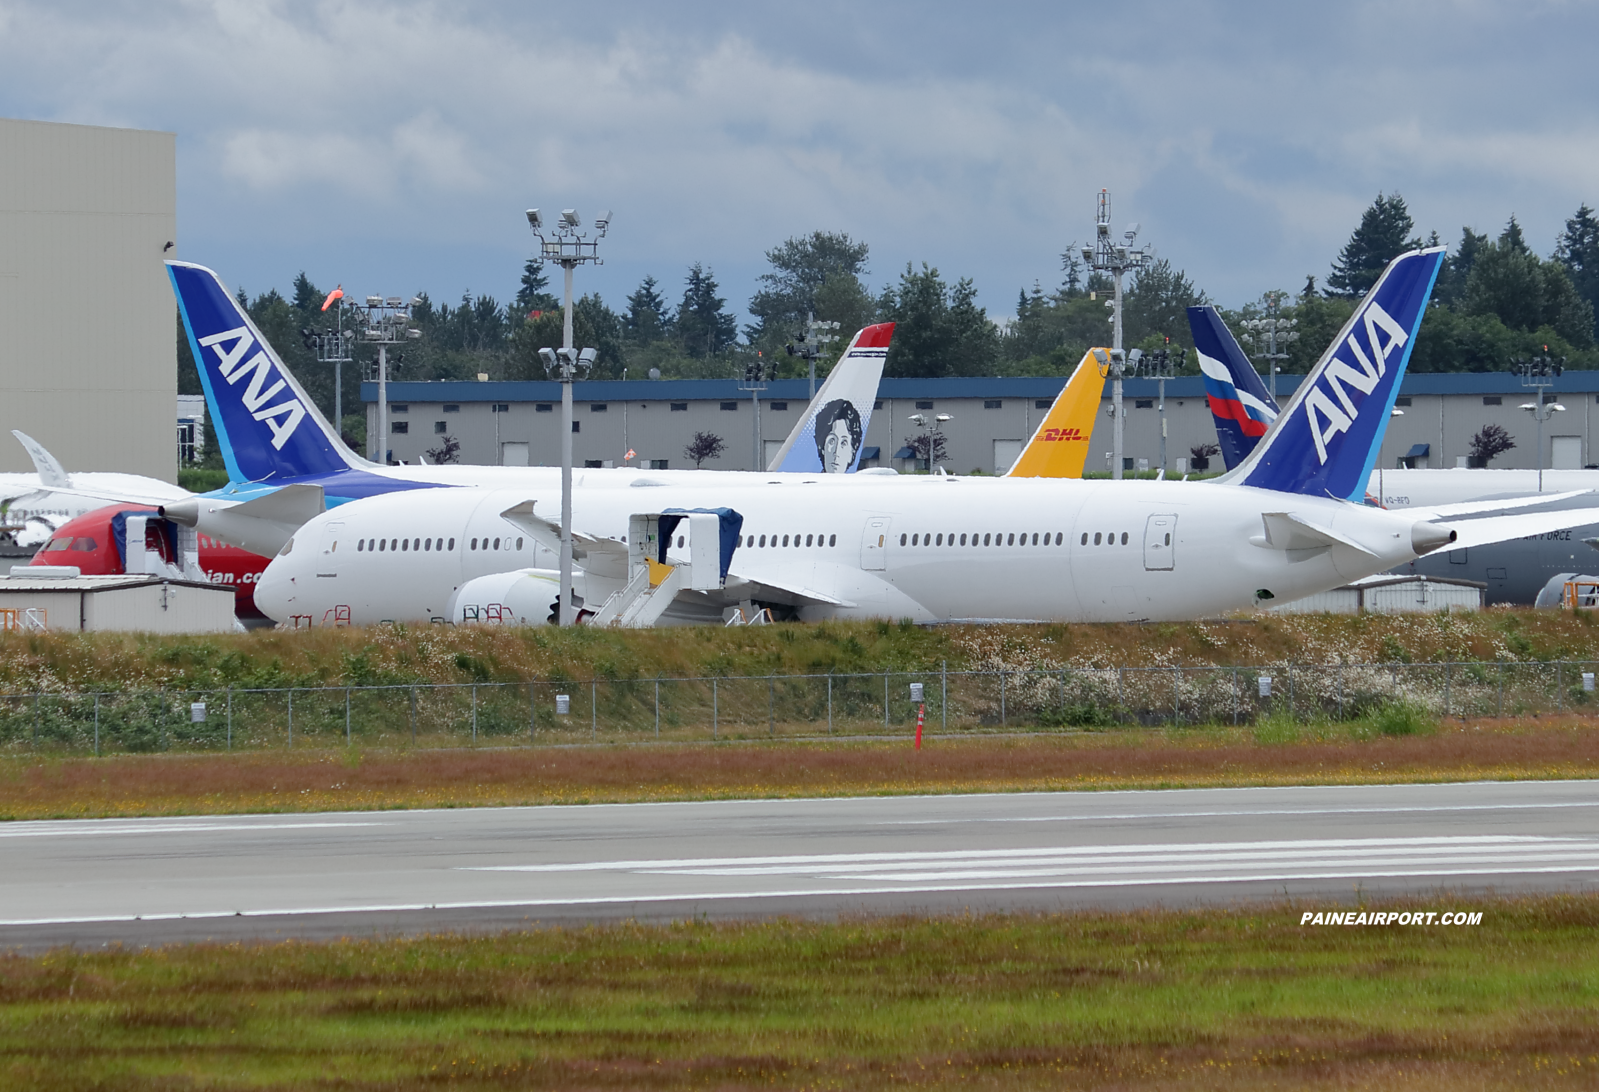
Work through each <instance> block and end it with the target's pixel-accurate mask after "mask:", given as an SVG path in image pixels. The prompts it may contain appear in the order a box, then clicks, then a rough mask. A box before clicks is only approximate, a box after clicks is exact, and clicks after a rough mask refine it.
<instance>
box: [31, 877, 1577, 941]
mask: <svg viewBox="0 0 1599 1092" xmlns="http://www.w3.org/2000/svg"><path fill="white" fill-rule="evenodd" d="M1593 871H1596V869H1595V867H1594V866H1592V865H1583V866H1580V867H1579V866H1572V867H1560V868H1460V869H1428V870H1426V871H1419V872H1412V871H1405V872H1326V873H1315V872H1308V873H1298V872H1279V873H1273V874H1270V875H1238V876H1167V877H1160V876H1151V877H1143V878H1136V879H1124V880H1082V881H1076V880H1072V881H1058V882H1055V883H1014V884H940V885H929V886H925V887H898V886H895V887H839V888H801V889H796V890H791V891H695V892H679V893H676V894H665V895H614V896H604V897H598V898H593V897H590V898H584V897H577V898H566V899H494V900H485V901H477V902H440V903H392V904H383V905H376V906H305V907H285V908H278V909H264V910H205V911H199V912H196V913H162V914H124V915H117V916H106V917H74V918H17V919H13V920H9V921H7V920H0V927H5V926H26V925H87V924H96V923H109V922H129V921H188V920H195V921H204V920H210V919H215V918H235V917H239V918H260V917H276V916H283V917H291V916H299V915H305V914H378V913H401V912H405V911H412V910H495V909H516V908H520V907H528V908H537V907H540V906H625V905H627V904H629V903H655V902H714V901H718V900H727V899H775V898H807V897H815V896H823V897H837V896H844V895H916V894H923V895H934V894H959V893H962V892H968V891H970V892H985V891H1026V890H1056V889H1061V890H1066V889H1074V888H1088V887H1151V886H1155V885H1158V884H1202V883H1285V882H1290V881H1293V880H1329V879H1335V880H1336V879H1352V880H1358V879H1368V880H1371V879H1390V878H1393V879H1411V878H1416V877H1427V878H1440V877H1449V876H1516V875H1535V876H1543V875H1558V874H1564V873H1573V872H1593Z"/></svg>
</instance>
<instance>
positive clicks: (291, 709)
mask: <svg viewBox="0 0 1599 1092" xmlns="http://www.w3.org/2000/svg"><path fill="white" fill-rule="evenodd" d="M289 746H290V747H293V746H294V687H292V686H291V687H289Z"/></svg>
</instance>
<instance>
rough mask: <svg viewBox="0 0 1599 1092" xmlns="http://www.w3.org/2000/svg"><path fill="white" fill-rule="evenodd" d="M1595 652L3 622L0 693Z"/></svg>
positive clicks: (1494, 635) (1518, 634)
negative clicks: (67, 627)
mask: <svg viewBox="0 0 1599 1092" xmlns="http://www.w3.org/2000/svg"><path fill="white" fill-rule="evenodd" d="M1596 657H1599V626H1596V625H1595V618H1594V616H1593V614H1592V613H1591V612H1575V613H1573V612H1569V611H1559V612H1556V611H1512V610H1502V609H1495V610H1489V611H1484V612H1481V613H1468V614H1439V615H1407V616H1392V617H1383V616H1376V615H1366V616H1356V617H1345V616H1333V615H1320V616H1299V617H1278V616H1272V615H1258V616H1253V617H1250V618H1244V619H1237V620H1231V621H1206V622H1191V623H1161V624H1153V625H1134V624H1128V625H1037V626H939V627H919V626H913V625H910V624H908V623H887V622H824V623H819V624H814V625H803V624H793V625H778V626H770V627H755V628H750V629H733V630H727V629H720V628H715V627H694V628H688V629H667V630H650V631H643V632H634V631H615V630H590V629H582V628H579V629H571V630H557V629H553V628H538V629H527V630H502V629H487V628H467V627H459V628H457V627H447V626H403V625H392V626H375V627H371V628H365V629H315V630H309V631H299V632H293V631H273V630H267V631H257V632H254V633H248V634H225V635H217V636H203V637H181V636H159V635H147V634H134V635H130V634H112V633H100V634H73V633H66V634H20V633H12V634H4V635H0V692H5V693H13V694H16V693H32V692H34V691H43V692H46V693H50V692H60V691H74V690H75V691H91V690H118V689H140V688H149V687H168V688H172V689H178V690H198V689H220V688H222V687H224V686H229V685H231V686H234V687H281V686H301V687H306V686H322V685H336V686H345V685H354V686H361V685H380V684H402V683H428V682H440V683H452V682H496V681H503V682H522V681H525V680H527V679H529V678H534V677H537V678H541V679H550V678H559V679H569V680H587V679H591V678H599V679H650V678H654V677H656V676H666V677H685V676H710V675H716V676H729V675H764V674H767V673H769V672H775V673H777V674H804V673H812V674H825V673H828V672H833V673H839V674H845V673H851V672H882V671H912V670H915V671H925V670H929V669H933V670H936V669H937V668H938V666H939V664H940V663H947V664H948V667H949V669H950V670H951V671H957V670H960V671H990V672H993V671H1000V670H1005V671H1011V672H1017V671H1026V670H1049V671H1056V670H1060V669H1062V668H1065V669H1068V670H1069V669H1072V668H1089V667H1118V666H1126V667H1166V668H1170V667H1172V666H1175V665H1179V664H1181V665H1186V666H1194V665H1203V664H1287V663H1297V664H1330V663H1338V662H1350V663H1356V662H1359V663H1390V662H1396V663H1406V662H1436V661H1444V660H1453V661H1468V660H1479V661H1480V660H1488V661H1492V660H1503V661H1507V662H1513V663H1515V662H1519V663H1535V662H1539V661H1549V660H1558V659H1565V660H1583V659H1593V658H1596Z"/></svg>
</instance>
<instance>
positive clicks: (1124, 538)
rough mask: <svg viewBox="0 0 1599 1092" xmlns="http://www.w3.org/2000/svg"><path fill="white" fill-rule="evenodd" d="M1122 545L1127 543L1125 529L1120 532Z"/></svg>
mask: <svg viewBox="0 0 1599 1092" xmlns="http://www.w3.org/2000/svg"><path fill="white" fill-rule="evenodd" d="M1122 545H1123V546H1125V545H1127V532H1126V531H1123V532H1122Z"/></svg>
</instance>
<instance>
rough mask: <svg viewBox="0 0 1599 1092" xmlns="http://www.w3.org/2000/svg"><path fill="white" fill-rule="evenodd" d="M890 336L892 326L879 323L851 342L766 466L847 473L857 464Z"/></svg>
mask: <svg viewBox="0 0 1599 1092" xmlns="http://www.w3.org/2000/svg"><path fill="white" fill-rule="evenodd" d="M893 337H894V324H893V323H892V322H883V323H879V324H878V325H876V326H867V327H865V328H863V329H862V330H861V331H860V332H858V333H857V334H856V335H855V336H854V338H852V339H851V340H850V343H849V348H847V349H845V350H844V354H843V355H842V356H840V357H839V358H838V363H837V364H835V365H833V370H832V371H831V372H830V373H829V374H828V376H827V382H825V383H823V384H822V389H821V390H819V391H817V392H816V397H815V398H813V399H811V404H810V405H809V406H807V407H806V408H805V416H804V417H802V418H801V419H800V422H799V424H797V425H795V426H794V431H793V432H791V433H789V435H788V439H786V440H784V441H783V446H782V447H780V448H778V449H777V454H776V455H774V456H772V462H771V465H770V466H768V467H767V469H768V470H783V471H799V472H802V473H804V472H808V473H813V474H814V473H816V472H817V471H821V472H822V473H824V474H847V473H850V472H852V471H854V470H855V469H856V468H857V467H858V466H859V465H860V461H861V447H862V446H863V444H864V443H865V441H866V428H867V426H868V425H870V424H871V421H872V405H873V403H875V402H876V400H877V386H878V384H879V383H881V382H882V379H883V361H884V359H885V358H886V357H887V356H888V343H889V341H890V340H891V339H892V338H893Z"/></svg>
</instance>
